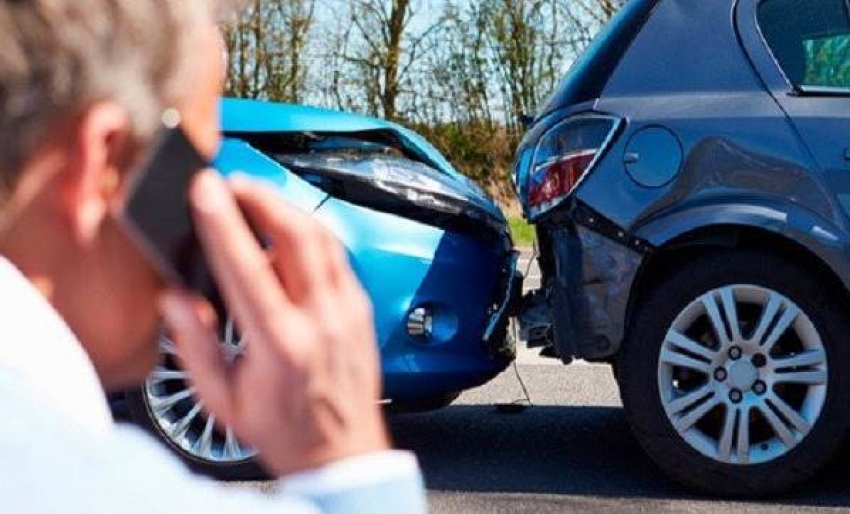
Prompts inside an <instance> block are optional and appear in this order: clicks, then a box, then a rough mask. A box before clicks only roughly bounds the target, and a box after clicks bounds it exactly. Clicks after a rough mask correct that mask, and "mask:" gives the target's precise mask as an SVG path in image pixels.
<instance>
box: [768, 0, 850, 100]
mask: <svg viewBox="0 0 850 514" xmlns="http://www.w3.org/2000/svg"><path fill="white" fill-rule="evenodd" d="M758 17H759V25H760V27H761V30H762V33H763V34H764V38H765V40H766V42H767V44H768V46H769V47H770V49H771V51H772V52H773V55H774V56H775V57H776V60H777V61H778V63H779V65H780V66H781V67H782V69H783V70H784V71H785V75H786V76H787V77H788V80H789V81H790V82H791V83H792V84H793V85H794V86H796V87H798V88H800V89H802V90H806V89H823V88H826V89H837V90H847V91H848V92H850V5H848V2H847V0H808V1H802V2H801V1H800V0H764V1H763V2H762V3H761V4H760V6H759V13H758Z"/></svg>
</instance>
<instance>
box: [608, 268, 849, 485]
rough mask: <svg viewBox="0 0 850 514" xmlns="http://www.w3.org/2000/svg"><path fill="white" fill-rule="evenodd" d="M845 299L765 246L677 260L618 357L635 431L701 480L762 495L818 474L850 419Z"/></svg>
mask: <svg viewBox="0 0 850 514" xmlns="http://www.w3.org/2000/svg"><path fill="white" fill-rule="evenodd" d="M842 305H843V303H842V302H841V301H840V299H839V298H838V297H837V296H836V295H835V294H834V293H832V292H831V289H830V288H829V287H827V285H826V284H824V283H823V282H822V279H821V278H820V277H819V276H818V275H816V274H814V273H812V272H811V271H809V270H806V269H804V268H802V267H801V266H798V265H797V264H795V263H793V262H790V261H788V260H785V259H782V258H779V257H777V256H775V255H772V254H770V253H766V252H757V251H731V252H722V253H713V254H709V255H706V256H705V257H703V258H701V259H699V260H696V261H693V262H690V263H688V264H686V265H684V266H683V267H681V268H680V269H677V270H672V271H671V273H670V275H668V276H667V277H665V278H664V279H663V280H662V281H661V283H659V284H658V285H656V286H655V288H654V289H653V290H651V291H650V292H648V293H647V294H646V295H645V296H644V298H643V300H642V301H641V303H640V305H638V306H637V308H636V312H635V313H634V318H633V321H632V326H631V330H630V334H629V337H628V340H627V341H626V344H625V345H624V347H623V350H622V352H621V355H620V358H619V369H620V388H621V395H622V397H623V404H624V406H625V408H626V413H627V416H628V418H629V421H630V422H631V424H632V426H633V427H634V429H635V434H636V437H637V438H638V440H639V441H640V442H641V444H642V445H643V446H644V448H645V449H646V451H647V452H648V453H649V455H650V456H651V457H652V458H653V460H655V461H656V462H657V463H658V465H659V466H660V467H661V468H662V469H663V470H664V471H666V472H667V473H669V474H670V475H672V476H673V477H674V478H676V479H678V480H679V481H681V482H683V483H685V484H687V485H689V486H691V487H695V488H697V489H700V490H703V491H707V492H712V493H720V494H732V495H750V496H752V495H761V494H767V493H772V492H776V491H780V490H784V489H787V488H789V487H791V486H793V485H795V484H798V483H800V482H802V481H803V480H805V479H807V478H809V477H811V476H812V475H814V474H815V473H816V472H817V471H818V470H819V469H820V468H821V467H822V466H823V465H824V464H825V463H826V462H827V461H828V460H829V459H830V458H831V457H832V455H833V454H834V453H835V451H836V449H837V448H838V445H839V443H840V440H841V435H842V433H843V431H844V428H845V426H846V423H847V421H846V420H847V416H846V415H845V414H844V411H845V410H846V409H845V408H844V406H843V405H842V401H844V400H846V398H847V393H848V380H847V379H846V374H847V370H848V367H847V366H848V364H850V362H848V358H849V357H848V355H850V353H848V351H847V348H846V345H844V344H843V342H844V341H843V340H844V338H845V337H846V335H847V334H848V333H850V326H848V323H847V319H846V316H847V314H848V313H846V312H844V309H843V308H842Z"/></svg>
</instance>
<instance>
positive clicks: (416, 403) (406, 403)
mask: <svg viewBox="0 0 850 514" xmlns="http://www.w3.org/2000/svg"><path fill="white" fill-rule="evenodd" d="M458 396H460V392H454V393H446V394H443V395H439V396H429V397H425V398H405V399H400V400H393V401H392V402H390V404H389V405H388V406H387V409H386V410H387V412H389V413H390V414H403V413H411V412H427V411H432V410H438V409H442V408H445V407H448V406H449V405H451V404H452V402H453V401H455V400H457V398H458Z"/></svg>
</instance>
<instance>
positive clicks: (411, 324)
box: [126, 99, 519, 478]
mask: <svg viewBox="0 0 850 514" xmlns="http://www.w3.org/2000/svg"><path fill="white" fill-rule="evenodd" d="M222 108H223V132H224V142H223V146H222V148H221V152H220V155H219V157H218V159H217V163H216V167H217V168H218V169H219V170H220V171H221V173H223V174H224V175H232V174H237V173H240V174H245V175H248V176H250V177H253V178H255V179H257V180H262V181H265V182H267V183H269V184H272V185H273V186H274V187H276V188H277V189H278V191H279V192H280V196H281V200H282V201H284V200H285V201H288V202H291V203H293V204H295V205H297V206H299V207H300V208H302V209H304V210H306V211H308V212H310V213H312V215H313V216H314V217H315V218H316V219H318V220H320V221H321V222H322V223H323V224H325V225H326V226H328V227H329V228H330V229H331V230H332V231H333V232H334V233H335V234H336V235H337V236H338V237H339V239H340V240H341V241H342V242H343V244H344V245H345V247H346V248H347V250H348V253H349V256H350V260H351V264H352V266H353V267H354V270H355V272H356V273H357V275H358V277H359V278H360V280H361V282H362V283H363V286H364V287H365V289H366V291H367V292H368V294H369V296H370V297H371V299H372V302H373V304H374V310H375V324H376V329H377V336H378V337H377V339H378V344H379V345H380V352H381V364H382V370H383V378H384V397H385V398H386V399H387V400H388V401H389V402H390V403H391V405H392V406H393V407H394V408H397V409H428V408H437V407H440V406H444V405H447V404H448V403H450V402H451V401H452V400H453V399H454V398H455V397H456V396H457V394H459V392H460V391H462V390H464V389H467V388H470V387H474V386H477V385H480V384H483V383H485V382H487V381H488V380H490V379H491V378H493V377H494V376H496V375H497V374H498V373H500V372H501V371H502V370H504V369H505V367H506V366H507V365H508V364H509V363H510V362H511V361H512V359H513V357H514V347H513V343H512V341H511V340H510V338H509V337H508V336H507V324H508V317H509V309H510V307H511V302H512V300H513V299H514V297H515V294H514V292H516V291H518V289H519V287H518V284H517V280H518V279H517V278H516V276H515V267H516V266H515V265H516V255H515V253H514V251H513V245H512V241H511V238H510V235H509V232H508V228H507V223H506V221H505V218H504V216H503V214H502V212H501V211H500V210H499V208H498V207H497V206H496V205H495V204H494V203H493V202H492V200H490V199H489V198H488V197H487V196H486V195H485V194H484V193H483V192H482V191H481V189H479V188H478V186H476V185H475V184H474V183H473V182H471V181H470V180H469V179H467V178H466V177H464V176H463V175H461V174H460V173H458V172H457V171H456V170H455V169H454V168H453V167H452V166H451V165H450V164H449V163H448V161H447V160H446V159H445V158H444V157H443V156H442V155H440V153H439V152H437V151H436V150H435V149H434V148H433V147H432V146H431V145H430V144H428V143H427V142H426V141H425V140H424V139H422V138H421V137H420V136H418V135H417V134H415V133H413V132H411V131H409V130H407V129H405V128H403V127H401V126H398V125H395V124H392V123H388V122H385V121H381V120H377V119H373V118H367V117H362V116H355V115H351V114H344V113H340V112H333V111H328V110H322V109H317V108H310V107H303V106H293V105H282V104H272V103H267V102H258V101H244V100H229V99H228V100H225V101H224V102H223V106H222ZM222 319H223V322H222V325H223V326H222V327H221V332H222V347H223V351H225V352H228V353H230V354H233V355H238V354H239V352H241V351H242V350H243V349H244V345H245V344H246V342H245V341H244V340H243V338H242V337H241V334H239V331H238V330H237V329H236V327H234V326H233V322H232V321H231V320H230V319H229V317H228V316H227V315H226V314H225V315H224V316H222ZM247 344H248V345H249V346H250V341H248V342H247ZM160 346H161V353H162V362H161V364H160V365H159V366H158V367H157V368H156V369H155V370H154V372H153V373H152V374H151V375H150V377H149V379H148V380H147V382H146V384H145V385H144V387H142V388H140V389H139V390H136V391H132V392H129V393H127V395H126V402H127V407H128V410H129V411H130V415H131V417H132V418H133V419H134V420H135V421H136V422H138V423H140V424H142V425H143V426H146V427H147V428H149V429H150V430H151V432H152V433H153V434H155V435H156V436H157V437H159V438H160V439H162V440H163V441H164V442H166V443H167V444H168V445H169V446H170V447H171V448H173V449H174V450H175V451H176V452H177V453H178V454H179V455H180V456H181V457H183V458H184V459H185V460H186V461H188V462H189V463H190V464H191V465H192V466H193V467H195V468H196V469H197V470H199V471H202V472H206V473H208V474H211V475H214V476H217V477H221V478H248V477H252V476H257V475H258V474H259V469H258V468H257V466H256V465H255V464H254V463H253V461H252V457H253V456H254V452H253V451H252V450H251V449H250V448H247V447H245V446H244V445H242V444H241V443H240V442H239V441H238V440H236V438H235V437H234V436H233V433H232V432H231V431H230V429H228V428H227V427H223V426H219V425H218V424H216V422H215V419H214V417H213V416H207V415H206V414H205V413H204V412H203V410H202V406H201V405H200V403H198V401H197V400H196V399H195V398H194V397H193V396H192V392H193V391H192V389H191V387H190V386H189V385H187V382H186V378H187V377H186V374H185V373H184V372H183V371H182V370H181V369H180V368H179V367H178V366H177V363H176V361H175V358H174V357H175V351H174V346H173V344H172V343H171V342H170V341H169V339H168V338H167V336H163V337H162V339H161V345H160Z"/></svg>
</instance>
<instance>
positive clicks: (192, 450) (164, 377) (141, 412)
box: [127, 319, 262, 479]
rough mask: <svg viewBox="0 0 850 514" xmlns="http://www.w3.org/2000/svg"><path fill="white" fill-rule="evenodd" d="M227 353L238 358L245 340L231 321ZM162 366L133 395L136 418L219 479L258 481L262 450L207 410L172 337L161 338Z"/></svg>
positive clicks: (130, 403) (226, 328)
mask: <svg viewBox="0 0 850 514" xmlns="http://www.w3.org/2000/svg"><path fill="white" fill-rule="evenodd" d="M222 332H223V333H222V342H221V348H222V353H223V354H224V355H225V357H226V358H228V359H231V360H233V359H238V358H239V356H240V355H242V353H243V352H244V351H245V341H244V338H242V336H241V335H240V334H239V332H238V331H237V330H236V329H235V327H234V325H233V321H232V320H231V319H228V320H227V322H226V323H225V324H224V327H223V330H222ZM159 347H160V362H159V363H158V364H157V366H156V368H154V371H153V372H151V374H150V375H149V376H148V379H147V380H146V381H145V384H144V386H143V387H142V388H141V389H140V390H139V391H134V392H132V393H129V394H128V397H127V400H128V402H127V403H128V407H129V409H130V413H131V415H132V417H133V419H134V420H135V421H136V422H137V423H139V424H141V425H142V426H143V427H145V428H147V429H149V430H150V431H151V432H152V433H153V434H154V435H155V436H156V437H158V438H159V439H160V440H162V441H163V442H165V443H166V444H167V445H168V446H169V447H171V448H172V449H173V450H174V451H175V452H176V453H177V454H178V455H179V456H180V457H181V458H183V459H184V460H185V461H186V462H187V463H188V464H189V465H190V466H192V467H193V468H195V469H196V470H198V471H201V472H203V473H206V474H209V475H211V476H215V477H218V478H234V479H240V478H253V477H258V476H261V475H262V473H261V471H260V470H259V469H258V468H257V466H256V464H255V463H254V462H253V460H252V459H253V457H254V456H255V455H256V451H255V450H253V449H252V448H250V447H248V446H246V445H244V444H242V443H241V442H240V441H239V440H238V439H237V438H236V436H235V435H234V433H233V431H232V430H231V429H230V427H227V426H222V425H221V423H220V422H217V421H216V418H215V415H214V414H211V413H207V412H206V411H205V410H204V404H203V402H202V401H200V400H198V398H197V397H196V396H195V389H194V386H192V385H191V382H190V381H189V377H188V374H187V373H186V372H185V371H184V370H183V369H181V368H180V366H179V364H178V362H177V359H178V356H177V350H176V347H175V345H174V342H172V341H171V340H170V339H169V338H168V336H167V335H165V334H163V335H161V336H160V341H159Z"/></svg>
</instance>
